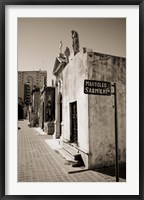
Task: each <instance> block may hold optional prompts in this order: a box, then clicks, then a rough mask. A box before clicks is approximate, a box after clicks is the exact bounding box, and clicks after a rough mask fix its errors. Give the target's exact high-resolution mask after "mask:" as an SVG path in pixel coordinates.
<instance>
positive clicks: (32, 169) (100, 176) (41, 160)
mask: <svg viewBox="0 0 144 200" xmlns="http://www.w3.org/2000/svg"><path fill="white" fill-rule="evenodd" d="M18 127H19V128H18V182H115V177H112V176H109V175H106V174H104V173H100V172H96V171H94V170H85V171H81V172H75V173H68V170H67V169H68V167H69V166H68V165H67V162H66V161H65V159H64V158H63V157H62V156H61V155H60V154H59V153H57V151H56V150H54V149H53V148H52V145H50V141H52V136H50V135H46V134H43V133H42V131H41V132H40V128H30V127H29V126H28V121H27V120H24V121H18ZM120 181H125V179H121V178H120Z"/></svg>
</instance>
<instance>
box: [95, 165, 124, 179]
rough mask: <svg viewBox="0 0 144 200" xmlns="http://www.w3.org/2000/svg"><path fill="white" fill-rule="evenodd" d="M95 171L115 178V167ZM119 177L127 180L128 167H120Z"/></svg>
mask: <svg viewBox="0 0 144 200" xmlns="http://www.w3.org/2000/svg"><path fill="white" fill-rule="evenodd" d="M93 171H96V172H100V173H102V174H106V175H110V176H115V166H110V167H104V168H99V169H93ZM119 177H120V178H123V179H126V165H119Z"/></svg>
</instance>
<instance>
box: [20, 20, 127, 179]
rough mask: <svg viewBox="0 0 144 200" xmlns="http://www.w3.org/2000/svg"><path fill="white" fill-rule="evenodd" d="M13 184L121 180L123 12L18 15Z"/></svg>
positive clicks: (123, 175) (123, 167)
mask: <svg viewBox="0 0 144 200" xmlns="http://www.w3.org/2000/svg"><path fill="white" fill-rule="evenodd" d="M17 48H18V51H17V64H18V66H17V70H18V72H17V73H18V80H17V89H18V97H17V99H18V122H17V126H18V127H17V128H18V130H17V152H18V158H17V159H18V161H17V165H18V166H17V170H18V173H17V175H18V177H17V181H18V182H126V18H25V17H23V18H18V21H17Z"/></svg>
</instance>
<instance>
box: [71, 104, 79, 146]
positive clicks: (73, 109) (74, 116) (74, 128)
mask: <svg viewBox="0 0 144 200" xmlns="http://www.w3.org/2000/svg"><path fill="white" fill-rule="evenodd" d="M77 135H78V130H77V102H76V101H75V102H73V103H70V142H73V143H77V139H78V137H77Z"/></svg>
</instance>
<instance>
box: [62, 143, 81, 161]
mask: <svg viewBox="0 0 144 200" xmlns="http://www.w3.org/2000/svg"><path fill="white" fill-rule="evenodd" d="M63 149H64V150H65V151H66V152H67V154H69V156H70V157H71V158H72V159H73V160H79V159H80V157H81V154H80V153H78V152H76V150H75V149H74V148H72V147H69V146H64V147H63Z"/></svg>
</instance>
